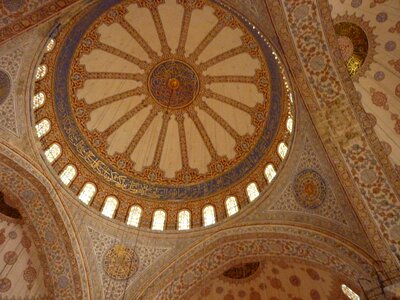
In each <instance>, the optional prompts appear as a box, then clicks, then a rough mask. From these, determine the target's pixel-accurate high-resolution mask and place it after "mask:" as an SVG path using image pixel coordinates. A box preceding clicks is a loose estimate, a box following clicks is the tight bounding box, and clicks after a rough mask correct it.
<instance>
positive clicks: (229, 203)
mask: <svg viewBox="0 0 400 300" xmlns="http://www.w3.org/2000/svg"><path fill="white" fill-rule="evenodd" d="M225 206H226V212H227V214H228V216H232V215H234V214H236V213H237V212H238V211H239V206H238V203H237V200H236V198H235V197H233V196H231V197H228V198H227V199H226V201H225Z"/></svg>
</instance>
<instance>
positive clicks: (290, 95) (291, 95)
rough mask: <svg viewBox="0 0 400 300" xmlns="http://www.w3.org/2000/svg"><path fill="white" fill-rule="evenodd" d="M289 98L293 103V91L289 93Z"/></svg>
mask: <svg viewBox="0 0 400 300" xmlns="http://www.w3.org/2000/svg"><path fill="white" fill-rule="evenodd" d="M289 100H290V102H292V103H293V94H292V93H289Z"/></svg>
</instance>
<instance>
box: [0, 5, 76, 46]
mask: <svg viewBox="0 0 400 300" xmlns="http://www.w3.org/2000/svg"><path fill="white" fill-rule="evenodd" d="M78 1H81V0H68V1H58V0H55V1H52V2H50V3H48V4H46V5H44V6H41V7H39V8H38V9H37V10H35V11H34V12H32V13H30V14H28V15H25V16H23V17H22V18H20V19H17V20H16V21H15V22H13V23H11V24H10V25H8V26H5V27H2V28H0V45H1V44H3V43H5V42H7V41H8V40H9V39H12V38H15V37H16V36H17V35H19V34H21V33H23V32H25V31H27V30H29V29H31V28H33V27H35V26H37V25H39V24H41V23H44V22H46V21H47V20H48V19H50V18H51V17H53V16H54V15H56V14H57V13H59V12H60V11H61V10H63V9H65V8H67V7H69V6H71V5H72V4H74V3H75V2H78Z"/></svg>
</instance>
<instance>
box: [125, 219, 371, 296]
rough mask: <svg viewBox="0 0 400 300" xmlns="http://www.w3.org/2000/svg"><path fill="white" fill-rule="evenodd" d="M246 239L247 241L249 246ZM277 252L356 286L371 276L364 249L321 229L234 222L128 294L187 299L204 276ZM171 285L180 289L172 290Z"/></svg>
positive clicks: (267, 257)
mask: <svg viewBox="0 0 400 300" xmlns="http://www.w3.org/2000/svg"><path fill="white" fill-rule="evenodd" d="M305 237H307V238H305ZM249 244H251V245H252V246H251V247H249ZM278 257H279V258H282V259H284V260H286V261H295V260H298V261H302V262H306V263H307V264H308V265H310V266H319V267H321V268H325V269H326V270H327V271H329V272H330V273H332V274H337V275H338V276H339V277H337V278H340V279H342V280H344V281H343V282H348V283H349V284H351V286H355V287H357V286H358V278H363V277H364V276H365V278H370V274H372V273H371V272H373V271H372V270H373V267H372V264H373V259H372V258H370V257H368V256H367V255H366V253H365V252H362V253H361V252H358V251H355V250H354V248H352V247H351V246H349V245H348V244H345V243H343V242H342V241H341V240H336V239H334V238H328V239H326V236H325V235H324V234H323V233H319V232H315V231H310V230H308V229H303V228H295V227H289V226H285V225H278V226H277V225H274V226H268V225H262V226H259V225H257V226H248V227H246V228H237V227H235V228H231V229H225V230H222V231H219V232H216V233H214V234H213V235H211V236H207V237H205V238H204V240H203V242H199V243H198V244H197V245H196V246H195V247H194V248H192V249H191V251H188V252H185V254H183V255H181V256H179V258H178V259H177V260H176V261H175V262H174V263H173V264H172V265H170V268H172V269H173V270H179V272H178V273H177V272H173V273H171V272H168V271H164V272H163V273H161V274H160V275H159V277H158V278H155V280H154V281H153V282H157V283H156V284H155V285H152V286H148V285H147V286H143V287H142V290H141V291H133V290H132V289H130V290H128V292H127V295H129V296H130V297H133V298H140V297H142V298H143V299H171V298H179V299H180V298H185V299H186V298H190V296H192V294H193V293H194V292H195V291H199V290H200V285H201V284H204V280H206V281H207V280H211V279H212V278H215V277H217V276H219V275H221V274H222V272H223V271H224V270H226V269H227V268H229V267H231V266H232V265H235V264H238V263H241V262H243V261H245V260H248V261H265V260H268V259H275V258H278ZM197 269H201V270H204V272H202V273H201V274H196V273H194V272H191V273H190V274H193V276H192V277H190V280H186V279H187V278H188V276H187V274H188V270H197ZM339 283H340V281H339V282H338V284H339ZM374 284H375V283H372V285H371V286H373V285H374ZM176 286H180V288H179V289H176ZM338 291H339V292H340V286H339V285H338Z"/></svg>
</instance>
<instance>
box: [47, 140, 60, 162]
mask: <svg viewBox="0 0 400 300" xmlns="http://www.w3.org/2000/svg"><path fill="white" fill-rule="evenodd" d="M44 155H45V156H46V159H47V161H48V162H49V163H52V162H54V161H55V160H56V159H57V158H58V157H59V156H60V155H61V147H60V145H59V144H55V143H54V144H52V145H51V146H50V147H49V148H48V149H47V150H46V151H44Z"/></svg>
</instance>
